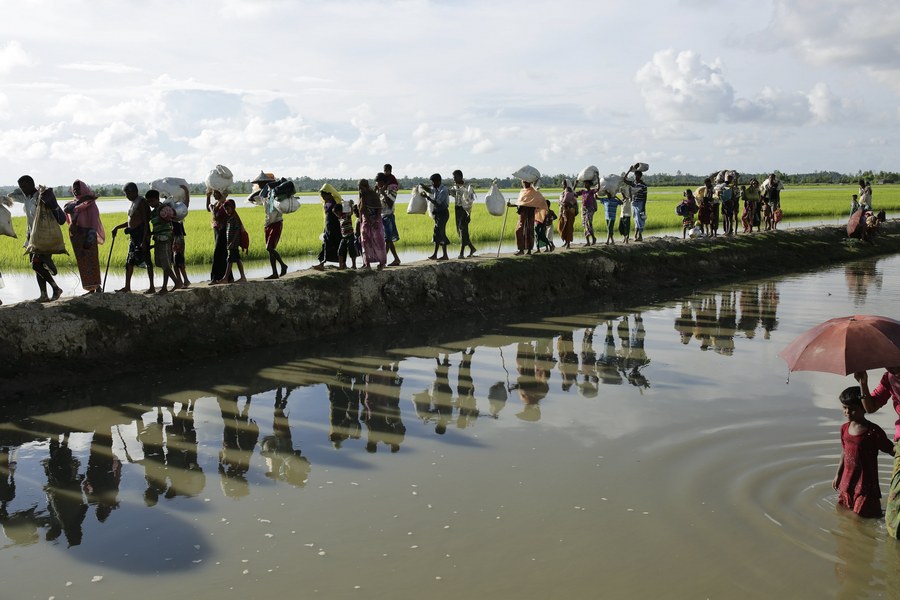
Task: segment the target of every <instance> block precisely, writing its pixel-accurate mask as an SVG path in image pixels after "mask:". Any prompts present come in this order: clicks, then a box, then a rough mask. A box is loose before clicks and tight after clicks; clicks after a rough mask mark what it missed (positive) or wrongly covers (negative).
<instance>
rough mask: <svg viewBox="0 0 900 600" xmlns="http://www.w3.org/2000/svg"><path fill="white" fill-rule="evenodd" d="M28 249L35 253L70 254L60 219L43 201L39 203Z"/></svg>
mask: <svg viewBox="0 0 900 600" xmlns="http://www.w3.org/2000/svg"><path fill="white" fill-rule="evenodd" d="M27 251H28V252H30V253H34V254H68V253H69V251H68V250H66V242H65V239H64V238H63V232H62V228H61V227H60V223H59V221H58V220H57V219H56V217H55V216H54V215H53V211H52V210H51V209H49V208H47V207H46V206H44V203H43V202H38V203H37V210H36V211H35V213H34V225H33V226H32V228H31V238H30V239H29V241H28V248H27Z"/></svg>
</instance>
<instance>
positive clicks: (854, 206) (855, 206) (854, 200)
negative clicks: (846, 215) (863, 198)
mask: <svg viewBox="0 0 900 600" xmlns="http://www.w3.org/2000/svg"><path fill="white" fill-rule="evenodd" d="M858 198H859V196H857V195H856V194H853V196H852V197H851V198H850V216H851V217H852V216H853V213H855V212H856V211H858V210H859V200H858Z"/></svg>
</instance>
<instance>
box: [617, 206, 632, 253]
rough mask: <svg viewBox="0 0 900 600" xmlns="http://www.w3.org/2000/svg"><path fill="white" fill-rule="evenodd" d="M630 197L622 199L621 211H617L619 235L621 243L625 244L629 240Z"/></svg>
mask: <svg viewBox="0 0 900 600" xmlns="http://www.w3.org/2000/svg"><path fill="white" fill-rule="evenodd" d="M631 212H632V210H631V196H630V195H629V196H625V197H623V198H622V209H621V210H620V211H619V234H620V235H621V236H622V243H623V244H627V243H628V242H629V240H630V239H631Z"/></svg>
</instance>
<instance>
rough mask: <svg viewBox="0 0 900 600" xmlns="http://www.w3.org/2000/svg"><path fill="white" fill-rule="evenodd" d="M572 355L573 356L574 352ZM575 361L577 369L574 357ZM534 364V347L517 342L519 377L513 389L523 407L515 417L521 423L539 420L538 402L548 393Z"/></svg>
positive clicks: (539, 408) (548, 389) (535, 359)
mask: <svg viewBox="0 0 900 600" xmlns="http://www.w3.org/2000/svg"><path fill="white" fill-rule="evenodd" d="M572 354H573V355H574V352H572ZM575 360H576V363H575V367H576V369H577V367H578V363H577V361H578V358H577V357H576V358H575ZM536 362H537V357H536V354H535V351H534V346H532V345H531V344H530V343H529V342H519V344H518V347H517V349H516V372H517V373H518V374H519V376H518V377H517V378H516V384H515V386H514V387H515V389H516V390H517V391H518V393H519V399H520V400H521V401H522V405H523V408H522V412H519V413H516V416H517V417H519V418H520V419H522V420H523V421H539V420H540V419H541V407H540V401H541V400H543V399H544V397H545V396H546V395H547V392H549V391H550V386H549V385H548V384H547V381H546V380H542V379H541V378H539V377H538V373H537V365H536Z"/></svg>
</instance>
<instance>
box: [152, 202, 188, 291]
mask: <svg viewBox="0 0 900 600" xmlns="http://www.w3.org/2000/svg"><path fill="white" fill-rule="evenodd" d="M144 197H145V198H146V199H147V204H148V205H149V206H150V225H151V226H152V227H153V234H152V235H153V262H154V263H155V264H156V266H157V267H159V268H160V269H162V272H163V281H162V287H160V288H159V291H158V292H156V293H157V294H166V293H168V292H169V289H168V285H169V279H171V280H172V284H173V285H172V291H173V292H174V291H175V290H177V289H180V288H181V280H180V279H179V278H178V276H177V275H176V274H175V271H174V270H173V269H172V241H173V240H174V237H175V236H174V234H173V233H172V219H173V218H174V217H175V212H174V211H173V210H172V207H171V206H165V205H163V204H160V202H159V192H157V191H156V190H147V193H146V194H145V195H144ZM151 281H152V280H151Z"/></svg>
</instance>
